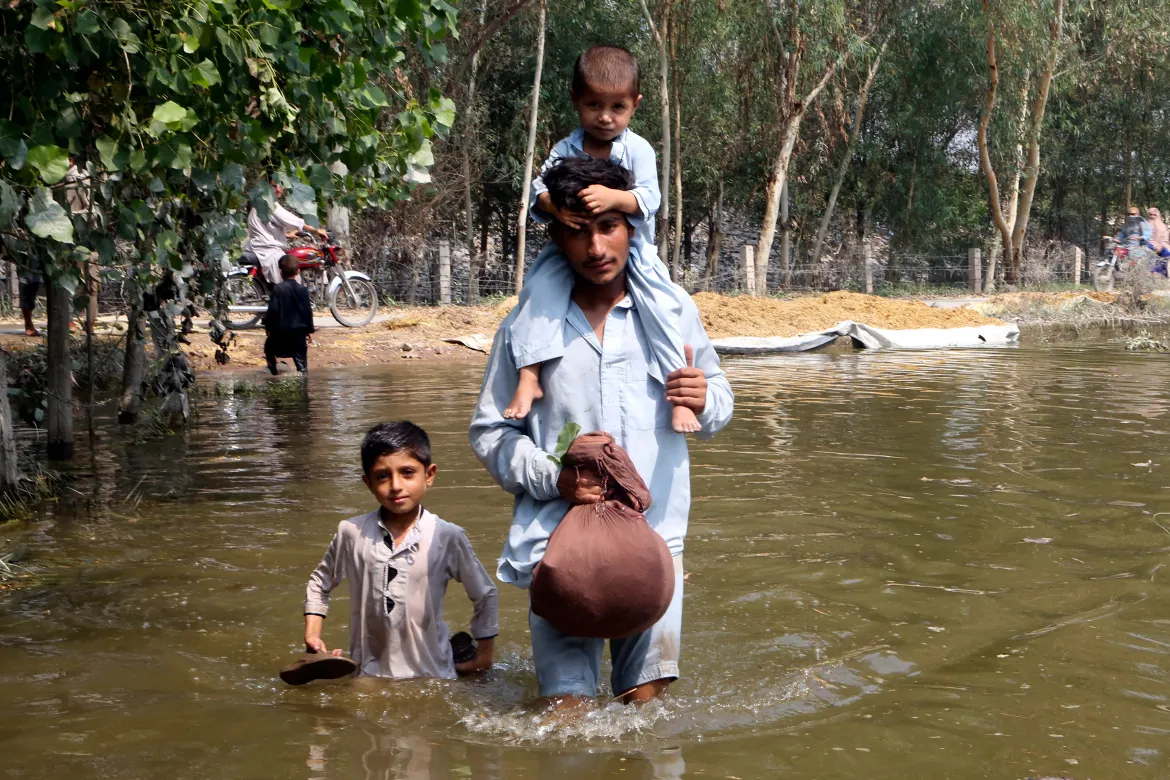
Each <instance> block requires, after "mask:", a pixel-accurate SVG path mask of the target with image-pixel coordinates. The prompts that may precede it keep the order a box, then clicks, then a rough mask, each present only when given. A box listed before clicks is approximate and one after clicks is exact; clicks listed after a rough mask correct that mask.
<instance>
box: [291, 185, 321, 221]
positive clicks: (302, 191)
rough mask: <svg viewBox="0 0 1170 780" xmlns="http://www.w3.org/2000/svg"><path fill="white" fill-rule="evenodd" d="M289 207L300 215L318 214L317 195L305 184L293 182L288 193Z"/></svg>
mask: <svg viewBox="0 0 1170 780" xmlns="http://www.w3.org/2000/svg"><path fill="white" fill-rule="evenodd" d="M288 207H289V208H290V209H292V210H293V211H295V212H297V213H298V214H300V215H302V216H304V215H306V214H316V213H317V193H316V192H314V191H313V188H312V187H310V186H309V185H308V184H305V183H303V182H299V181H298V182H293V185H292V187H290V188H289V191H288Z"/></svg>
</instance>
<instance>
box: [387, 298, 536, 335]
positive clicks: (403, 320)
mask: <svg viewBox="0 0 1170 780" xmlns="http://www.w3.org/2000/svg"><path fill="white" fill-rule="evenodd" d="M517 300H518V299H517V298H516V297H515V296H512V297H511V298H507V299H505V300H504V301H502V302H501V303H500V304H498V305H496V306H401V307H396V308H394V309H391V310H390V311H388V312H387V314H389V315H390V316H392V317H393V319H391V320H388V321H386V322H384V323H382V324H381V327H383V328H385V329H387V330H391V331H402V332H403V333H404V334H407V333H409V335H410V336H411V337H412V338H417V337H422V338H428V337H429V338H439V339H442V338H448V337H452V336H465V335H467V334H469V333H483V334H486V335H488V336H491V335H494V334H495V332H496V328H497V327H499V325H500V322H502V321H503V319H504V317H507V316H508V312H510V311H512V307H513V306H515V305H516V302H517Z"/></svg>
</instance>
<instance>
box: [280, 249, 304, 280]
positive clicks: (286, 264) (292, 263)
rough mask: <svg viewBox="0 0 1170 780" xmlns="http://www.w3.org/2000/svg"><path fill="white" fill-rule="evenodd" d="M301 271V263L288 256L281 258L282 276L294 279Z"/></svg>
mask: <svg viewBox="0 0 1170 780" xmlns="http://www.w3.org/2000/svg"><path fill="white" fill-rule="evenodd" d="M300 270H301V261H300V260H298V259H296V258H295V257H293V256H292V255H289V254H286V255H284V256H282V257H281V258H280V275H281V276H282V277H283V278H285V279H292V278H293V277H294V276H296V275H297V272H298V271H300Z"/></svg>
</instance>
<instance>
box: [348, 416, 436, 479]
mask: <svg viewBox="0 0 1170 780" xmlns="http://www.w3.org/2000/svg"><path fill="white" fill-rule="evenodd" d="M396 452H405V453H407V454H408V455H410V457H412V458H414V459H415V460H417V461H418V462H419V463H421V464H423V465H424V466H427V467H429V466H430V465H431V440H430V438H429V437H428V436H427V432H426V431H424V430H423V429H422V428H420V427H418V426H417V425H415V424H414V423H412V422H408V421H407V420H395V421H394V422H388V423H381V424H379V425H375V426H374V427H373V428H370V430H369V431H367V432H366V438H364V439H362V473H363V474H369V473H370V469H371V468H373V466H374V462H375V461H377V460H378V458H380V457H382V456H383V455H393V454H394V453H396Z"/></svg>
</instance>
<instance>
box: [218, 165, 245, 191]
mask: <svg viewBox="0 0 1170 780" xmlns="http://www.w3.org/2000/svg"><path fill="white" fill-rule="evenodd" d="M220 176H221V177H222V178H223V183H224V184H225V185H227V187H228V189H230V190H232V191H233V192H243V191H244V166H242V165H240V164H238V163H228V164H227V165H225V166H223V172H222V173H221V174H220Z"/></svg>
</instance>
